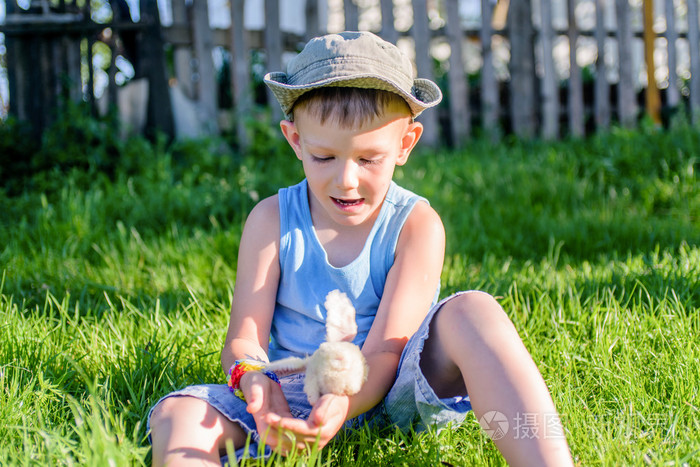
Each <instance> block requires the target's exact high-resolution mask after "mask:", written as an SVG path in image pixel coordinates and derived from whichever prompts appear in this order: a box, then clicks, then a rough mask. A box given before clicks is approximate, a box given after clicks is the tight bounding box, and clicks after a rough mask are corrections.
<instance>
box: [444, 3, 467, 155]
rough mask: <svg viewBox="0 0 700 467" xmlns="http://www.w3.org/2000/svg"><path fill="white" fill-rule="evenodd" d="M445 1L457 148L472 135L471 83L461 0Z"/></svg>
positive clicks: (449, 75) (453, 134)
mask: <svg viewBox="0 0 700 467" xmlns="http://www.w3.org/2000/svg"><path fill="white" fill-rule="evenodd" d="M445 3H446V5H445V6H446V13H447V25H446V33H447V40H448V42H449V44H450V69H449V71H448V80H449V86H450V88H449V95H450V99H449V104H450V133H451V137H452V144H453V145H454V146H455V147H456V148H460V147H462V146H463V145H464V142H465V140H466V139H468V138H469V136H470V135H471V124H470V121H469V117H470V114H469V85H468V81H467V77H466V73H465V70H464V60H463V59H462V25H461V21H460V18H459V0H447V1H446V2H445Z"/></svg>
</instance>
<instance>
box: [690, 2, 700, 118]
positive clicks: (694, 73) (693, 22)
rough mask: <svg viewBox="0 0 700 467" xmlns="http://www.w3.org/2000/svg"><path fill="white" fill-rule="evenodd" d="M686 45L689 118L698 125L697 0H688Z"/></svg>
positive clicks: (699, 55)
mask: <svg viewBox="0 0 700 467" xmlns="http://www.w3.org/2000/svg"><path fill="white" fill-rule="evenodd" d="M688 45H689V49H690V119H691V121H692V122H693V124H694V125H700V33H699V32H698V0H688Z"/></svg>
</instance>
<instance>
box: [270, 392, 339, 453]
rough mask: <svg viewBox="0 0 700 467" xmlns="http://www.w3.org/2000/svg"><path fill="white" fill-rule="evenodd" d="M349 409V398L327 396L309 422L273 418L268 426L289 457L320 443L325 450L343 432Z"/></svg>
mask: <svg viewBox="0 0 700 467" xmlns="http://www.w3.org/2000/svg"><path fill="white" fill-rule="evenodd" d="M349 408H350V399H349V398H348V396H337V395H334V394H325V395H323V396H321V398H320V399H319V400H318V401H317V402H316V404H315V405H314V407H313V409H312V410H311V414H310V415H309V419H308V420H302V419H298V418H294V417H291V416H289V417H279V416H275V414H269V415H268V417H267V422H268V426H270V427H271V431H274V432H275V433H278V434H279V436H278V437H277V441H278V443H280V445H281V448H282V452H283V453H285V454H286V453H289V452H291V451H294V450H301V451H303V450H305V449H308V448H310V447H311V446H313V445H314V444H316V443H317V442H318V447H319V448H322V447H324V446H325V445H326V444H328V442H330V440H331V439H333V437H334V436H335V435H336V434H337V433H338V431H339V430H340V428H342V426H343V424H344V423H345V419H346V417H347V415H348V410H349ZM268 444H270V443H269V442H268Z"/></svg>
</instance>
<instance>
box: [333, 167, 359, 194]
mask: <svg viewBox="0 0 700 467" xmlns="http://www.w3.org/2000/svg"><path fill="white" fill-rule="evenodd" d="M357 170H358V166H357V163H355V161H347V162H346V163H345V164H343V165H342V166H341V167H340V170H339V171H338V174H337V179H338V181H337V183H338V186H339V187H341V188H344V189H348V188H356V187H357V185H358V180H359V179H358V174H357Z"/></svg>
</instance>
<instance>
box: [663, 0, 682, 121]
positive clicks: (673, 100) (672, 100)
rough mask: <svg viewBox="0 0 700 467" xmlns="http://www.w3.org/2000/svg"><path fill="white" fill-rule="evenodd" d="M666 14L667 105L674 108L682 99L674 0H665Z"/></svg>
mask: <svg viewBox="0 0 700 467" xmlns="http://www.w3.org/2000/svg"><path fill="white" fill-rule="evenodd" d="M664 7H665V10H664V12H665V14H666V47H667V50H668V52H667V56H668V89H667V90H666V105H667V106H668V108H669V109H671V110H673V109H675V108H676V107H677V106H678V102H679V101H680V92H678V71H677V70H676V66H677V62H676V41H677V40H678V31H677V30H676V8H675V6H674V5H673V0H664Z"/></svg>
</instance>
